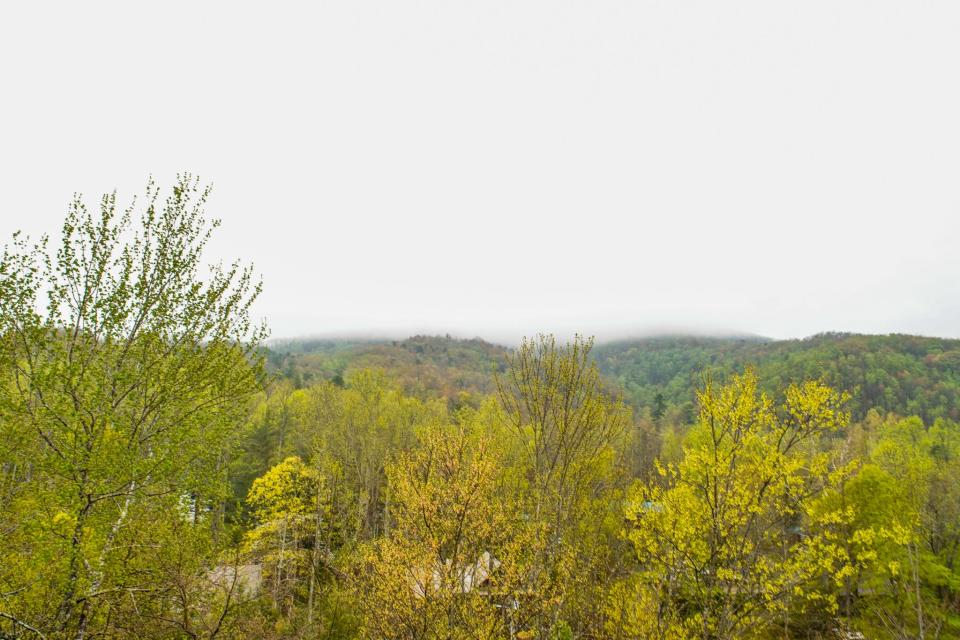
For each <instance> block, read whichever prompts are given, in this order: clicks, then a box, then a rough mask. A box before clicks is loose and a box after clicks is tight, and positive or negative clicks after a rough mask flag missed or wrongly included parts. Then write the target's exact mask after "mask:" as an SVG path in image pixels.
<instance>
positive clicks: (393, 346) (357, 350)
mask: <svg viewBox="0 0 960 640" xmlns="http://www.w3.org/2000/svg"><path fill="white" fill-rule="evenodd" d="M506 353H507V349H506V347H502V346H498V345H495V344H491V343H489V342H485V341H484V340H480V339H478V338H475V339H472V340H461V339H457V338H452V337H450V336H442V337H441V336H414V337H412V338H407V339H406V340H366V341H363V340H290V341H286V342H283V343H279V344H274V345H273V346H272V347H271V349H270V352H269V357H268V361H269V363H270V364H271V366H272V368H273V369H274V370H275V371H277V372H279V373H281V374H282V375H284V376H285V377H287V378H289V379H291V380H293V382H294V383H295V384H297V385H298V386H300V385H305V384H310V383H311V382H314V381H317V380H321V379H327V380H334V381H336V382H340V381H343V380H344V379H345V378H347V377H349V376H350V374H351V372H353V371H356V370H358V369H365V368H376V369H384V370H386V371H387V372H388V373H390V375H391V376H393V377H394V378H395V379H396V380H398V381H399V382H400V384H401V385H402V386H403V388H404V389H405V390H406V391H407V392H408V393H413V394H416V395H436V396H441V397H446V398H451V399H456V398H458V397H459V396H460V395H461V394H463V393H467V394H487V393H492V392H493V391H494V383H493V371H494V369H495V368H499V369H501V370H502V369H503V366H504V363H505V356H506Z"/></svg>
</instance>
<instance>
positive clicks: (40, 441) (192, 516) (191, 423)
mask: <svg viewBox="0 0 960 640" xmlns="http://www.w3.org/2000/svg"><path fill="white" fill-rule="evenodd" d="M209 194H210V188H209V187H206V188H204V187H202V186H201V185H200V184H199V182H198V181H197V180H196V179H194V178H193V177H191V176H189V175H183V176H180V177H179V178H178V179H177V181H176V183H175V184H174V186H173V188H172V189H171V190H170V192H169V194H168V195H167V196H166V197H165V198H161V190H160V188H159V187H158V186H157V185H156V184H155V183H154V182H153V181H151V182H150V183H149V184H148V186H147V189H146V197H145V200H144V201H142V202H141V203H140V206H139V207H138V206H137V203H136V202H134V204H133V205H131V206H130V207H129V208H126V209H121V208H119V207H118V204H117V196H116V194H108V195H105V196H103V198H102V199H101V200H100V206H99V208H98V209H97V210H96V211H95V212H94V211H90V210H88V208H87V206H86V205H85V204H84V202H83V200H82V199H81V198H80V197H79V196H78V197H76V198H75V199H74V201H73V202H72V204H71V206H70V208H69V210H68V213H67V216H66V219H65V221H64V223H63V227H62V239H61V241H60V243H59V246H58V247H57V249H56V251H52V250H51V249H50V247H49V242H48V240H47V238H46V237H44V238H42V239H41V240H40V241H39V242H37V243H35V244H32V243H30V242H28V241H27V240H25V239H23V238H21V237H19V236H15V237H14V240H13V243H12V245H10V246H8V247H6V248H5V249H4V252H3V255H2V258H0V340H2V345H3V348H2V356H0V357H2V367H3V368H2V375H3V379H2V384H0V412H2V414H0V415H2V420H0V422H2V423H3V424H4V429H5V430H7V431H10V432H12V435H13V437H14V438H16V439H18V440H19V441H21V442H22V443H23V445H24V446H23V447H18V448H17V449H14V450H12V451H10V450H3V451H0V453H2V454H3V455H5V456H6V458H5V459H4V460H3V463H4V466H5V468H7V469H13V470H14V471H13V473H12V474H10V475H11V476H12V480H11V481H12V484H13V485H14V486H15V487H16V491H15V492H14V498H13V499H12V500H11V501H7V502H5V503H4V505H3V507H2V508H3V509H5V511H6V512H5V513H4V514H3V517H4V520H5V521H6V522H12V523H13V524H12V526H10V527H6V528H4V529H3V531H2V533H0V535H2V536H3V539H2V540H0V564H2V565H3V566H4V567H5V568H6V569H7V570H4V571H3V572H0V593H3V594H5V596H6V597H5V598H4V600H3V601H2V602H0V616H2V617H3V618H6V619H8V620H12V621H15V624H16V625H18V626H19V627H20V628H21V629H24V628H35V629H37V630H39V631H41V632H44V633H49V634H51V635H57V636H58V637H67V636H70V637H76V638H83V637H85V636H86V635H88V634H93V633H94V632H96V633H107V632H109V633H113V634H116V635H123V634H124V633H128V634H129V633H135V632H134V631H133V629H134V628H135V625H134V624H133V623H131V622H130V621H129V620H123V619H122V618H121V617H120V616H119V615H118V612H129V613H130V615H136V612H138V611H153V612H156V615H157V616H158V617H160V618H162V617H164V616H165V615H167V614H170V616H171V617H175V614H174V613H172V612H171V611H168V610H166V609H169V607H173V611H174V612H175V611H176V610H177V605H174V604H172V603H171V604H169V606H168V605H166V604H164V602H165V601H164V600H163V599H164V597H165V596H164V594H165V593H166V590H167V589H168V588H171V587H172V585H165V584H163V583H162V582H158V580H162V579H161V578H160V576H159V574H158V573H156V572H151V571H149V570H148V569H149V567H144V566H143V565H142V563H144V562H147V559H148V556H149V554H150V553H153V550H154V549H156V548H158V546H155V545H163V548H168V547H169V542H170V538H162V539H161V538H160V537H158V536H161V535H162V533H163V531H164V530H165V529H166V527H159V526H155V525H156V520H157V518H172V519H176V518H182V519H186V520H189V521H191V522H192V523H194V524H195V525H197V526H202V527H204V528H205V529H206V530H207V532H211V531H212V530H213V529H214V528H215V527H216V526H217V524H218V523H217V522H216V520H217V518H216V514H217V510H216V509H215V508H214V507H215V506H216V502H217V501H218V500H219V499H220V498H221V495H222V489H223V484H224V483H223V468H224V455H225V452H226V450H227V448H228V446H229V444H230V440H231V431H232V427H233V425H234V424H235V423H236V422H237V421H238V420H239V419H240V418H241V416H242V415H243V412H244V411H245V409H246V406H245V401H246V399H247V398H249V397H250V396H251V395H252V394H253V393H255V392H256V391H257V389H258V388H259V386H260V370H261V367H260V364H259V359H258V356H257V348H258V344H259V342H260V341H261V339H262V338H263V337H264V335H265V329H264V328H263V327H262V326H259V325H255V324H253V323H252V322H251V320H250V305H251V304H252V303H253V301H254V299H255V298H256V297H257V294H258V293H259V291H260V285H259V283H257V282H256V281H254V279H253V274H252V272H251V269H250V268H249V267H243V266H241V265H240V264H238V263H233V264H231V265H230V266H228V267H221V266H213V267H210V268H209V270H206V269H204V259H203V253H204V249H205V247H206V245H207V243H208V241H209V239H210V237H211V234H212V232H213V230H214V229H215V228H216V227H217V226H218V225H219V222H218V221H217V220H213V221H209V220H208V219H207V218H206V217H205V214H204V206H205V204H206V202H207V199H208V196H209ZM138 212H139V213H138ZM177 551H183V549H177V548H175V547H174V548H172V549H170V552H171V553H176V552H177ZM148 600H150V601H151V606H149V607H147V606H140V604H139V603H142V602H145V601H148ZM180 613H181V614H182V613H183V612H182V611H180ZM218 628H219V627H218Z"/></svg>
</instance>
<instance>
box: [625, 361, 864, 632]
mask: <svg viewBox="0 0 960 640" xmlns="http://www.w3.org/2000/svg"><path fill="white" fill-rule="evenodd" d="M785 395H786V399H785V402H784V405H783V406H782V407H781V409H780V410H779V411H778V410H776V409H775V407H774V405H773V403H772V402H771V401H770V400H769V399H768V398H767V396H766V395H764V394H762V393H760V392H759V391H758V389H757V378H756V375H755V374H754V373H753V372H751V371H748V372H747V373H745V374H744V375H742V376H737V377H734V378H733V379H732V381H731V382H730V384H728V385H726V386H722V387H719V388H718V387H717V386H716V385H715V384H714V383H713V382H712V381H710V380H709V379H708V380H707V383H706V386H705V389H704V390H703V392H702V393H700V394H699V400H700V405H701V411H700V421H699V424H698V425H697V427H696V428H695V429H694V430H693V431H692V432H691V434H690V435H689V436H688V439H687V442H686V443H685V447H684V457H683V459H682V460H681V461H680V462H679V463H676V464H671V465H669V466H666V467H663V468H661V475H662V481H663V483H662V484H659V483H649V484H646V485H642V486H640V487H638V488H637V489H636V490H635V492H634V493H633V496H632V499H631V500H630V501H629V503H628V507H627V510H626V517H627V519H628V520H629V521H630V522H631V523H632V526H631V529H630V532H629V537H630V539H631V541H632V542H633V544H634V546H635V548H636V552H637V557H638V560H639V563H640V568H641V573H640V576H639V579H635V580H633V581H631V582H630V584H629V585H626V586H622V587H621V588H620V590H621V593H620V594H618V595H619V596H620V597H619V598H618V600H617V601H618V602H619V603H620V604H617V605H616V606H615V607H614V608H615V611H613V612H612V615H611V618H612V619H615V620H616V619H619V620H627V621H629V625H627V628H629V629H632V630H633V633H634V634H636V636H637V637H650V638H681V637H699V638H703V639H705V640H706V639H729V638H735V637H754V636H755V637H769V632H770V627H771V626H772V625H775V624H783V625H788V624H789V620H788V618H787V614H788V613H789V607H790V605H791V603H792V602H793V601H794V600H795V599H797V598H800V597H801V596H802V595H803V594H809V595H810V596H811V597H818V596H819V591H817V590H816V589H811V590H809V591H806V588H807V586H808V585H809V583H810V581H811V580H813V579H814V578H815V577H816V576H818V575H820V571H822V570H823V569H824V568H828V569H829V568H833V567H834V566H835V565H836V558H837V555H838V551H837V549H836V545H835V544H834V543H833V542H832V541H831V540H829V539H828V538H827V537H826V536H824V535H823V534H822V533H821V532H820V531H819V530H818V526H817V523H815V522H812V521H811V520H810V518H809V517H808V515H809V513H810V510H811V508H812V506H813V501H814V499H815V498H816V497H817V496H818V495H820V493H821V492H822V491H823V489H824V488H825V487H826V486H829V485H831V484H832V483H834V482H836V475H835V474H831V467H830V456H829V455H827V454H822V453H819V452H818V451H817V449H816V447H815V446H814V445H815V444H816V440H817V438H818V437H819V436H821V435H823V434H830V433H833V432H836V431H838V430H840V429H842V428H843V427H844V426H845V425H846V424H847V421H848V419H849V418H848V416H847V414H846V413H844V411H843V410H842V404H843V402H844V400H845V398H844V396H842V395H841V394H838V393H836V392H834V391H833V390H831V389H829V388H827V387H825V386H823V385H820V384H818V383H813V382H811V383H806V384H804V385H800V386H791V387H789V388H788V389H787V390H786V393H785ZM834 471H836V470H834ZM839 472H840V473H841V474H842V473H843V472H844V470H840V471H839ZM624 589H628V590H629V591H631V592H632V593H634V594H635V596H636V597H635V599H634V601H633V603H632V605H633V606H629V605H624V604H622V603H623V602H624V599H623V598H622V595H623V590H624Z"/></svg>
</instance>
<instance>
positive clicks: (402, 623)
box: [359, 426, 536, 640]
mask: <svg viewBox="0 0 960 640" xmlns="http://www.w3.org/2000/svg"><path fill="white" fill-rule="evenodd" d="M499 471H500V470H499V463H498V460H497V456H496V454H495V453H494V450H493V449H492V447H491V443H490V441H489V440H488V439H487V438H486V437H485V436H480V437H479V438H473V437H471V436H470V435H469V434H468V432H467V431H466V430H464V429H462V428H460V427H445V426H433V427H430V428H428V430H427V431H426V432H425V433H424V434H423V439H422V442H421V445H420V446H419V447H417V448H416V449H415V450H414V451H413V452H411V453H407V454H400V456H399V457H398V459H397V461H396V462H395V463H394V464H392V465H390V467H389V470H388V475H389V478H390V489H391V492H392V495H393V500H394V503H393V504H394V506H393V510H392V512H391V514H392V516H393V518H394V520H395V523H394V526H393V527H391V529H390V533H389V535H388V536H386V537H385V538H382V539H380V540H378V541H376V542H375V543H373V545H372V546H371V549H370V552H369V554H368V559H367V563H368V564H367V566H368V568H369V571H368V572H367V573H366V575H365V576H364V577H363V578H362V581H361V583H362V586H361V590H360V594H359V595H360V597H361V598H363V599H364V601H365V602H366V603H367V612H366V616H365V619H364V625H363V633H364V636H365V637H368V638H389V639H396V640H399V639H409V640H414V639H416V640H421V639H436V640H441V639H450V638H457V639H467V638H470V639H477V640H479V639H492V638H503V637H508V636H507V634H508V633H509V631H510V630H511V629H513V630H514V631H516V629H517V627H522V626H523V622H522V619H521V617H522V616H526V615H528V609H527V607H526V606H524V604H521V602H520V598H521V597H522V595H523V594H522V593H521V592H520V584H521V581H522V575H523V573H524V568H525V566H524V560H525V559H527V558H529V556H530V553H529V547H528V542H527V539H526V538H524V536H523V532H524V529H523V526H522V524H521V523H519V522H518V517H517V513H516V510H515V509H514V505H513V504H511V503H510V501H509V498H506V497H504V496H502V495H500V494H499V492H498V489H497V478H498V474H499ZM530 606H536V602H535V600H534V601H532V602H530Z"/></svg>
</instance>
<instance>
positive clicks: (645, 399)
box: [596, 333, 960, 421]
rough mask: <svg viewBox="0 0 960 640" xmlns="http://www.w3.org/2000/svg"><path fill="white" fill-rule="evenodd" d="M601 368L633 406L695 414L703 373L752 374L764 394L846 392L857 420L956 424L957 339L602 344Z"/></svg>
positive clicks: (959, 404) (844, 337)
mask: <svg viewBox="0 0 960 640" xmlns="http://www.w3.org/2000/svg"><path fill="white" fill-rule="evenodd" d="M596 357H597V362H598V364H599V366H600V370H601V371H603V373H604V374H605V375H607V376H609V377H610V378H611V379H613V380H615V381H616V382H617V383H618V384H619V385H620V386H621V387H622V388H623V389H624V392H625V395H626V398H627V400H628V401H629V402H631V404H633V405H634V406H637V407H650V408H655V407H656V405H657V404H658V400H657V396H658V395H659V396H660V397H661V398H662V399H663V401H664V402H665V404H666V405H668V406H679V407H686V408H687V409H688V414H689V411H693V404H694V402H695V390H696V389H697V388H698V387H699V386H700V385H701V384H702V382H703V380H702V374H703V373H705V372H713V373H730V372H734V371H743V369H744V368H745V367H746V366H748V365H749V366H753V367H755V368H756V371H757V375H758V376H759V378H760V380H761V384H762V386H763V387H764V388H765V389H766V390H767V391H773V390H775V389H778V388H783V387H784V386H785V385H787V384H789V383H791V382H797V381H801V380H807V379H815V380H822V381H823V382H824V383H826V384H828V385H830V386H832V387H834V388H837V389H842V390H844V391H847V392H849V393H850V396H851V400H850V404H849V408H850V411H851V412H852V414H853V417H854V419H861V418H863V417H864V416H865V415H866V413H867V411H869V410H870V409H877V410H878V411H880V412H881V413H888V412H892V413H897V414H899V415H918V416H920V417H922V418H923V419H924V420H928V421H932V420H934V419H936V418H940V417H944V418H950V419H953V420H957V419H960V340H945V339H941V338H926V337H920V336H908V335H889V336H866V335H854V334H842V333H836V334H821V335H817V336H813V337H811V338H806V339H804V340H782V341H767V340H762V339H745V338H693V337H664V338H650V339H644V340H636V341H625V342H616V343H610V344H603V345H600V346H599V347H598V348H597V350H596Z"/></svg>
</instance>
